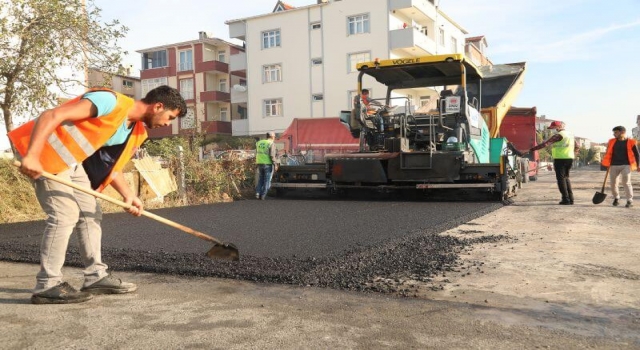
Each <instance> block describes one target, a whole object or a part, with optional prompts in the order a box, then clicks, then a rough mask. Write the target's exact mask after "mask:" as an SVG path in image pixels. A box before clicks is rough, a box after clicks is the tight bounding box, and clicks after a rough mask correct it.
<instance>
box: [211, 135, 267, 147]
mask: <svg viewBox="0 0 640 350" xmlns="http://www.w3.org/2000/svg"><path fill="white" fill-rule="evenodd" d="M209 144H215V145H216V149H220V150H227V149H255V147H256V139H255V138H253V137H240V136H228V135H209V136H207V138H206V139H205V140H204V141H203V145H209Z"/></svg>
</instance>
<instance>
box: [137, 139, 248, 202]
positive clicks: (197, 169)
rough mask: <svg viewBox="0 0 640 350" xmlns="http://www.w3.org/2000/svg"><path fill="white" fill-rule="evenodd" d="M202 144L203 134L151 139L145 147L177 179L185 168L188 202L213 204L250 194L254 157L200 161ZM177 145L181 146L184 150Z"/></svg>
mask: <svg viewBox="0 0 640 350" xmlns="http://www.w3.org/2000/svg"><path fill="white" fill-rule="evenodd" d="M202 143H203V138H202V137H200V136H184V137H173V138H165V139H161V140H157V141H152V142H148V143H145V148H146V149H147V152H148V153H149V155H152V156H160V157H162V158H163V160H164V161H165V162H166V164H167V166H168V167H169V168H170V169H172V172H173V173H174V174H175V175H176V176H177V177H178V179H179V178H180V171H181V169H184V172H185V174H184V178H185V185H186V197H187V203H188V204H204V203H214V202H219V201H222V200H228V199H230V198H240V197H243V196H246V195H251V193H252V191H253V183H254V179H255V175H254V173H255V170H254V169H255V165H254V162H253V160H247V161H240V160H205V161H201V160H199V147H198V146H199V145H201V144H202ZM191 145H193V147H191ZM178 146H182V152H181V151H180V150H179V148H178ZM178 181H180V180H178ZM176 195H177V194H174V195H173V196H174V197H175V196H176ZM174 199H176V200H178V201H179V199H178V198H174Z"/></svg>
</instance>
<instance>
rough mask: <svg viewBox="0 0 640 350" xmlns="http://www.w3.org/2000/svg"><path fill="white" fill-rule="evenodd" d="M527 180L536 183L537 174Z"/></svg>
mask: <svg viewBox="0 0 640 350" xmlns="http://www.w3.org/2000/svg"><path fill="white" fill-rule="evenodd" d="M529 180H531V181H538V174H535V175H533V176H529Z"/></svg>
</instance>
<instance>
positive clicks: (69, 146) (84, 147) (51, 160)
mask: <svg viewBox="0 0 640 350" xmlns="http://www.w3.org/2000/svg"><path fill="white" fill-rule="evenodd" d="M89 91H108V92H111V93H114V94H115V95H116V106H115V107H114V109H113V110H112V111H111V112H110V113H109V114H107V115H104V116H100V117H98V118H86V119H83V120H78V121H74V122H70V121H69V122H65V123H62V124H61V125H59V126H58V127H57V128H56V129H55V130H54V131H53V132H52V133H51V135H50V136H49V137H48V138H47V143H46V144H45V145H44V146H43V149H42V153H41V156H40V162H41V163H42V166H43V168H44V170H45V171H48V172H50V173H53V174H57V173H60V172H62V171H64V170H66V169H68V168H69V167H71V166H73V165H75V164H79V163H81V162H82V161H83V160H85V159H86V158H87V157H89V156H90V155H92V154H93V153H95V152H96V151H97V150H98V149H99V148H100V147H102V146H103V145H104V144H105V143H106V142H107V141H108V140H109V138H111V136H112V135H113V134H114V133H115V132H116V130H117V129H118V128H119V127H120V126H121V125H122V123H124V122H126V119H127V115H128V112H129V110H130V109H131V107H133V104H134V100H133V99H131V98H130V97H127V96H125V95H122V94H120V93H116V92H114V91H112V90H109V89H91V90H89ZM83 96H84V94H83V95H80V96H78V97H76V98H74V99H72V100H71V101H69V102H67V103H76V102H78V101H79V100H80V99H81V98H82V97H83ZM35 122H36V121H35V120H31V121H29V122H28V123H26V124H24V125H22V126H20V127H18V128H16V129H14V130H12V131H10V132H9V133H8V136H9V139H10V140H11V143H12V144H13V145H14V147H15V148H16V150H17V151H18V153H19V154H20V155H21V156H23V157H24V156H25V154H26V153H27V150H28V148H29V143H30V140H31V133H32V131H33V128H34V127H35Z"/></svg>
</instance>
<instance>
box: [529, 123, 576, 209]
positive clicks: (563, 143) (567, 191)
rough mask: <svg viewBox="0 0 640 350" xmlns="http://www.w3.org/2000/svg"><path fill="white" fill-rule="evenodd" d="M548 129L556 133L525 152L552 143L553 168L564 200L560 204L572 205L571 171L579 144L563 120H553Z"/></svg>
mask: <svg viewBox="0 0 640 350" xmlns="http://www.w3.org/2000/svg"><path fill="white" fill-rule="evenodd" d="M547 129H555V130H556V134H554V135H553V136H551V137H550V138H548V139H547V140H546V141H544V142H542V143H541V144H539V145H537V146H534V147H532V148H531V149H529V150H527V151H525V152H523V154H527V153H531V152H533V151H537V150H539V149H542V148H545V147H547V146H549V145H551V156H552V157H553V168H554V170H555V172H556V180H557V182H558V190H560V194H561V195H562V200H561V201H560V203H558V204H560V205H571V204H573V191H572V190H571V180H569V173H570V171H571V167H572V166H573V160H574V159H575V157H576V155H577V154H578V151H579V146H578V144H577V142H576V140H575V138H574V137H573V134H572V133H570V132H568V131H567V130H565V125H564V123H563V122H561V121H553V122H551V125H549V127H548V128H547Z"/></svg>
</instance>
